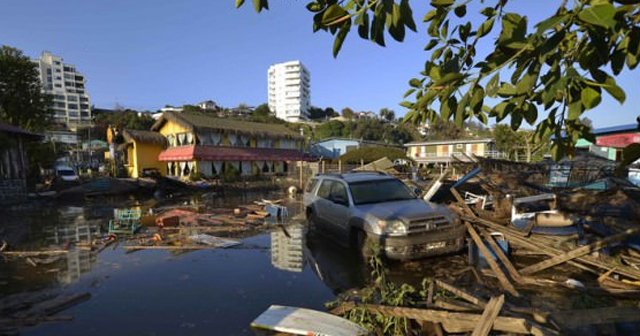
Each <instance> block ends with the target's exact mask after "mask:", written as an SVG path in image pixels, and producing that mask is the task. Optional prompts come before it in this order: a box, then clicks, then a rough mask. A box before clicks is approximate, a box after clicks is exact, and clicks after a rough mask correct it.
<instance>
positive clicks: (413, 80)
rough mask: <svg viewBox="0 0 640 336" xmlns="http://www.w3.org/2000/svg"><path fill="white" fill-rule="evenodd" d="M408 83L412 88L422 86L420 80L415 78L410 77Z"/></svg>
mask: <svg viewBox="0 0 640 336" xmlns="http://www.w3.org/2000/svg"><path fill="white" fill-rule="evenodd" d="M409 85H411V86H412V87H414V88H419V87H421V86H422V81H421V80H419V79H417V78H411V80H410V81H409Z"/></svg>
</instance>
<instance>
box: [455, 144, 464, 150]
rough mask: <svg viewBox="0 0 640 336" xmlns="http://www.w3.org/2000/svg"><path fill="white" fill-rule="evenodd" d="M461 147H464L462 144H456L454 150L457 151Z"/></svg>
mask: <svg viewBox="0 0 640 336" xmlns="http://www.w3.org/2000/svg"><path fill="white" fill-rule="evenodd" d="M463 147H464V145H463V144H457V145H456V148H458V149H462V148H463Z"/></svg>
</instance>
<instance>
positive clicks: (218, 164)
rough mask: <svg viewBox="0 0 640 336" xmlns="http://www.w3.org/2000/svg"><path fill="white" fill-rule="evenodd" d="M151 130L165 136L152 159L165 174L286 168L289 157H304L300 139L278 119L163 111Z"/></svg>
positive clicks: (280, 170)
mask: <svg viewBox="0 0 640 336" xmlns="http://www.w3.org/2000/svg"><path fill="white" fill-rule="evenodd" d="M151 129H152V131H154V132H158V133H157V134H161V135H162V136H163V137H164V139H166V143H167V148H166V149H165V150H163V151H161V152H160V153H159V155H158V160H159V161H161V164H162V165H163V168H164V172H166V174H167V175H168V176H177V177H186V176H189V175H191V174H193V173H198V174H200V175H202V176H205V177H216V176H221V175H222V174H224V173H228V172H232V173H236V174H238V175H245V176H246V175H258V174H277V173H286V172H287V171H288V170H289V169H290V168H289V167H290V165H291V162H292V161H300V160H307V159H309V157H307V156H305V155H304V153H303V152H302V148H303V138H302V137H301V136H300V135H298V134H297V133H296V132H294V131H292V130H290V129H288V128H287V127H286V126H284V125H281V124H267V123H257V122H249V121H244V120H237V119H229V118H218V117H216V116H213V115H211V114H206V113H195V112H182V113H176V112H165V113H163V114H162V116H161V117H160V118H159V119H158V120H157V121H156V123H155V124H154V125H153V126H152V128H151Z"/></svg>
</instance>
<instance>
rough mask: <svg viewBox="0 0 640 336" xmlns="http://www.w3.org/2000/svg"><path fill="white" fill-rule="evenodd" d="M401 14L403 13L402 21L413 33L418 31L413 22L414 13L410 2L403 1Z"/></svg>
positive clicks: (407, 0)
mask: <svg viewBox="0 0 640 336" xmlns="http://www.w3.org/2000/svg"><path fill="white" fill-rule="evenodd" d="M400 12H401V13H402V19H403V21H404V24H405V25H406V26H407V27H409V29H411V30H413V31H417V28H416V23H415V21H413V11H412V10H411V6H409V0H402V1H401V2H400Z"/></svg>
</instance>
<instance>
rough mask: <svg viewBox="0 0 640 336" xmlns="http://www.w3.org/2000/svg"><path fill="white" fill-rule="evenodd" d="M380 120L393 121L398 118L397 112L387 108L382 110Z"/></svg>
mask: <svg viewBox="0 0 640 336" xmlns="http://www.w3.org/2000/svg"><path fill="white" fill-rule="evenodd" d="M380 118H382V119H383V120H386V121H393V120H394V119H395V118H396V112H394V111H393V110H392V109H388V108H386V107H384V108H381V109H380Z"/></svg>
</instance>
